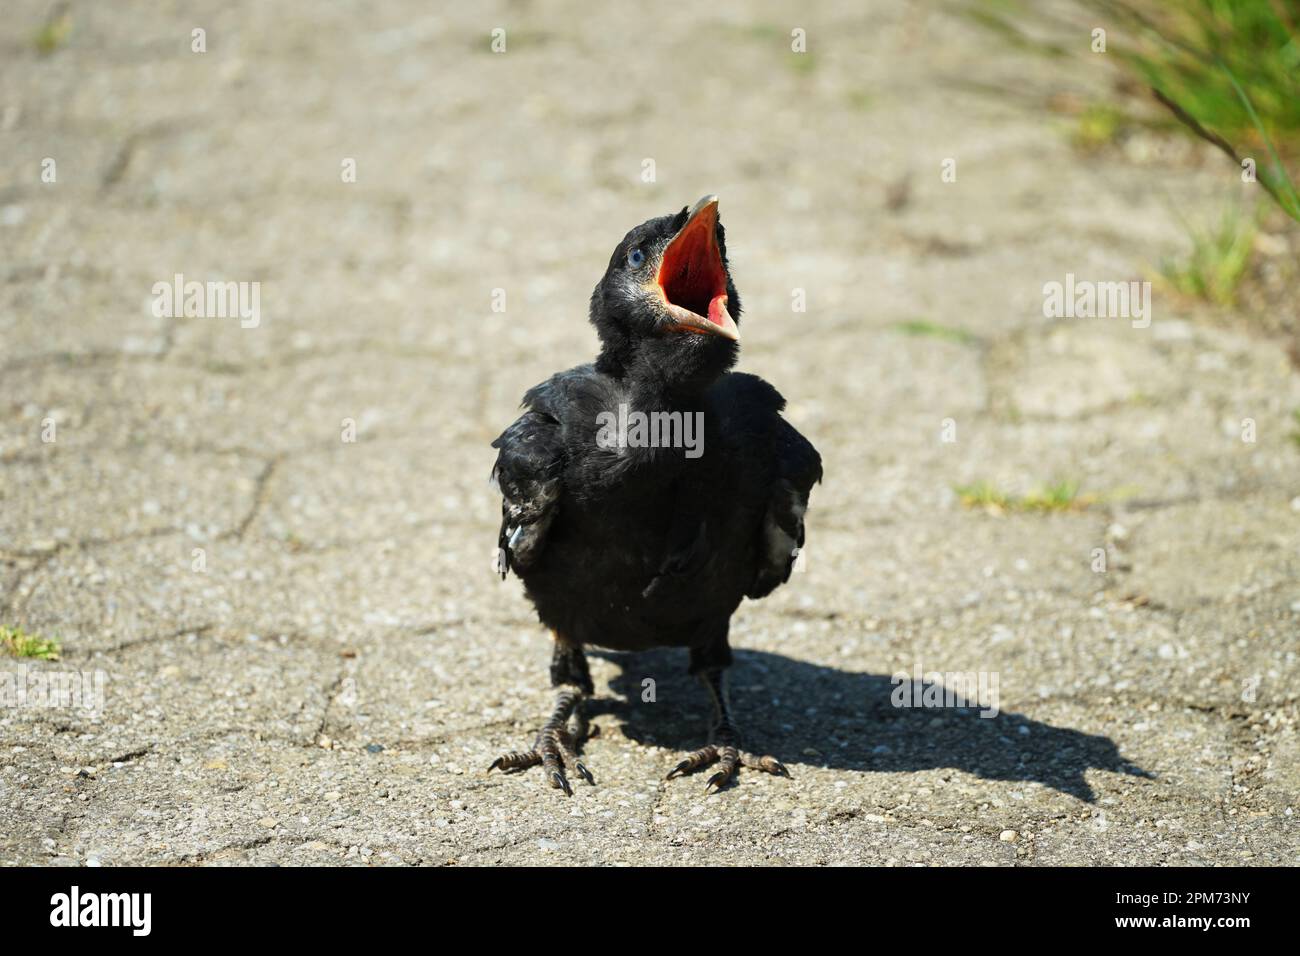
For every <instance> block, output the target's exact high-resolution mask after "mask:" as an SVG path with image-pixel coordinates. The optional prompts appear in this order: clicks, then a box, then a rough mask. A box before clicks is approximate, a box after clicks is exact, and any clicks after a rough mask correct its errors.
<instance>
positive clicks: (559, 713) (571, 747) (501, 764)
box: [488, 693, 596, 797]
mask: <svg viewBox="0 0 1300 956" xmlns="http://www.w3.org/2000/svg"><path fill="white" fill-rule="evenodd" d="M581 707H582V700H581V697H579V696H578V695H576V694H566V693H561V695H560V700H559V701H558V702H557V704H556V708H555V713H554V714H552V715H551V719H550V720H548V721H547V722H546V725H545V726H544V727H542V729H541V732H540V733H538V735H537V739H536V740H534V741H533V746H532V747H531V748H530V749H528V750H524V751H517V750H516V751H511V752H510V753H504V754H502V755H501V756H500V757H497V759H496V760H494V761H492V766H490V767H488V773H491V772H492V771H493V770H502V771H505V772H511V771H523V770H527V769H528V768H529V767H536V766H537V765H538V764H541V765H542V769H543V770H544V771H545V772H546V777H547V779H548V780H549V781H550V784H551V786H552V787H555V788H556V789H557V790H563V791H564V793H565V795H566V796H570V797H571V796H573V786H572V785H571V784H570V783H569V778H568V776H566V775H565V772H564V771H565V769H566V768H567V769H568V770H570V771H572V772H573V773H576V774H577V775H578V776H580V777H581V778H582V779H583V780H585V781H587V783H588V784H589V785H591V786H595V785H596V778H595V777H593V776H592V775H591V771H590V770H588V769H587V767H586V765H585V764H583V762H582V759H581V758H580V757H579V756H578V743H579V741H580V740H581V738H583V737H585V736H586V729H587V723H586V720H585V719H584V718H583V716H582V713H581ZM570 716H573V717H574V720H575V723H576V725H577V728H578V733H577V734H576V735H575V734H574V733H573V732H572V731H570V730H569V727H568V720H569V717H570Z"/></svg>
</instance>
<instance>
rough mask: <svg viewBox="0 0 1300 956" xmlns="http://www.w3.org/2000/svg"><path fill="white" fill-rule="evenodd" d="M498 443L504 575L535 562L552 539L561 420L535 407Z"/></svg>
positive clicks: (559, 470)
mask: <svg viewBox="0 0 1300 956" xmlns="http://www.w3.org/2000/svg"><path fill="white" fill-rule="evenodd" d="M530 394H531V393H530ZM492 447H493V448H496V449H497V460H496V464H495V465H493V466H492V481H493V482H494V483H495V484H496V486H497V487H498V488H499V489H500V491H501V533H500V535H499V536H498V538H497V549H498V550H497V570H498V571H499V572H500V573H501V577H503V578H504V577H505V576H506V572H507V570H513V571H514V572H515V573H516V574H518V573H520V572H521V571H523V570H526V569H527V568H529V567H531V566H532V565H533V563H534V562H535V561H536V560H537V558H538V556H539V555H540V554H541V552H542V549H543V547H544V545H545V544H546V531H547V529H548V528H550V526H551V522H552V521H553V520H555V514H556V512H557V511H558V510H559V500H560V491H561V485H562V475H563V472H564V442H563V440H562V437H561V429H560V423H559V421H558V420H557V419H556V418H554V417H553V416H551V415H550V414H548V413H547V412H545V411H542V410H540V409H538V408H530V409H529V410H528V411H526V412H524V414H522V415H520V416H519V418H518V419H517V420H516V421H515V423H514V424H513V425H511V426H510V427H509V428H507V429H506V430H505V431H503V432H502V433H501V435H500V437H499V438H497V440H496V441H494V442H493V443H492Z"/></svg>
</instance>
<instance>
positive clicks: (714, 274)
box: [656, 196, 740, 342]
mask: <svg viewBox="0 0 1300 956" xmlns="http://www.w3.org/2000/svg"><path fill="white" fill-rule="evenodd" d="M717 225H718V197H717V196H705V197H704V198H703V199H701V200H700V201H699V202H697V203H696V204H695V208H694V209H692V210H691V215H690V218H689V219H687V220H686V225H684V226H682V228H681V230H680V231H679V232H678V233H677V235H675V236H673V238H672V239H671V240H670V241H669V243H668V245H667V246H666V247H665V248H664V254H663V258H662V259H660V261H659V275H658V277H657V279H656V282H657V283H658V286H659V291H660V292H661V293H663V297H664V302H665V303H666V304H667V307H668V315H669V317H670V318H671V320H672V328H673V330H674V331H678V332H697V333H700V334H703V335H720V336H722V337H723V338H724V339H731V340H732V341H733V342H735V341H739V339H740V330H739V329H738V328H736V323H735V321H734V320H733V319H732V318H731V314H730V313H729V312H727V273H726V270H725V269H723V268H722V251H721V250H720V249H719V248H718V236H717V231H716V230H717Z"/></svg>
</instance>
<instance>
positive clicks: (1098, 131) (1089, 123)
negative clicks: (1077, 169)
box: [1070, 103, 1132, 151]
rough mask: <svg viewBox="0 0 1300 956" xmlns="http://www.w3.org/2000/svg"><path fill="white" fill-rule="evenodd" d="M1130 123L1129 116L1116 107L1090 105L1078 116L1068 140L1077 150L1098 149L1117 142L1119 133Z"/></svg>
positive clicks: (1103, 104)
mask: <svg viewBox="0 0 1300 956" xmlns="http://www.w3.org/2000/svg"><path fill="white" fill-rule="evenodd" d="M1131 122H1132V121H1131V119H1130V118H1129V116H1128V115H1127V114H1126V113H1125V112H1124V111H1123V110H1121V109H1119V108H1117V107H1114V106H1111V105H1109V104H1107V103H1092V104H1089V105H1088V106H1085V107H1084V109H1083V112H1081V113H1080V114H1079V116H1078V119H1077V120H1076V123H1075V127H1074V130H1073V132H1072V134H1071V136H1070V139H1071V142H1073V143H1074V145H1075V146H1076V147H1078V148H1079V149H1082V150H1087V151H1091V150H1096V149H1100V148H1101V147H1103V146H1109V145H1110V144H1111V143H1114V142H1115V141H1116V140H1118V139H1119V134H1120V132H1121V131H1122V130H1123V129H1125V128H1126V127H1127V126H1128V125H1130V123H1131Z"/></svg>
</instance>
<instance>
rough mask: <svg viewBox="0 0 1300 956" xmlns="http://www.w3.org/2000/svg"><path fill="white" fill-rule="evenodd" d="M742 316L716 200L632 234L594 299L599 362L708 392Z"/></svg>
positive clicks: (725, 364) (735, 341) (731, 359)
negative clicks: (598, 340) (599, 343)
mask: <svg viewBox="0 0 1300 956" xmlns="http://www.w3.org/2000/svg"><path fill="white" fill-rule="evenodd" d="M739 318H740V296H739V294H737V292H736V287H735V285H734V284H733V283H732V281H731V273H730V272H729V271H728V268H727V246H726V240H725V236H724V231H723V228H722V223H721V221H719V219H718V197H717V196H705V197H704V198H703V199H701V200H700V201H699V202H697V203H696V204H695V207H694V208H693V209H689V210H688V209H687V208H685V207H683V208H682V211H681V212H679V213H677V214H676V215H669V216H660V217H659V218H657V219H651V220H649V221H647V222H643V223H642V224H641V225H639V226H637V227H636V228H635V229H633V230H632V231H631V232H629V233H628V234H627V235H626V236H624V237H623V241H622V242H620V243H619V244H618V246H617V247H616V248H615V249H614V254H613V256H611V257H610V260H609V268H608V269H607V270H606V271H605V275H604V277H603V278H601V280H600V282H599V283H598V284H597V285H596V290H595V291H594V292H593V293H592V295H591V321H592V324H593V325H595V326H596V331H597V333H598V334H599V335H600V341H601V355H600V358H599V359H598V365H600V366H601V367H602V368H604V369H605V370H607V371H611V372H613V373H615V374H620V375H621V374H640V375H649V376H652V377H655V378H658V379H660V380H661V381H663V382H664V383H665V384H666V385H668V386H669V387H674V388H680V389H684V390H690V389H695V388H699V389H702V388H705V387H707V386H708V385H709V383H711V382H712V381H713V380H714V379H716V378H717V377H718V376H719V375H721V374H722V373H723V372H725V371H726V370H727V369H728V368H730V367H731V366H732V365H733V364H734V363H735V361H736V355H737V353H738V352H739V349H740V346H739V341H740V330H739V328H738V327H737V325H736V320H737V319H739Z"/></svg>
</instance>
